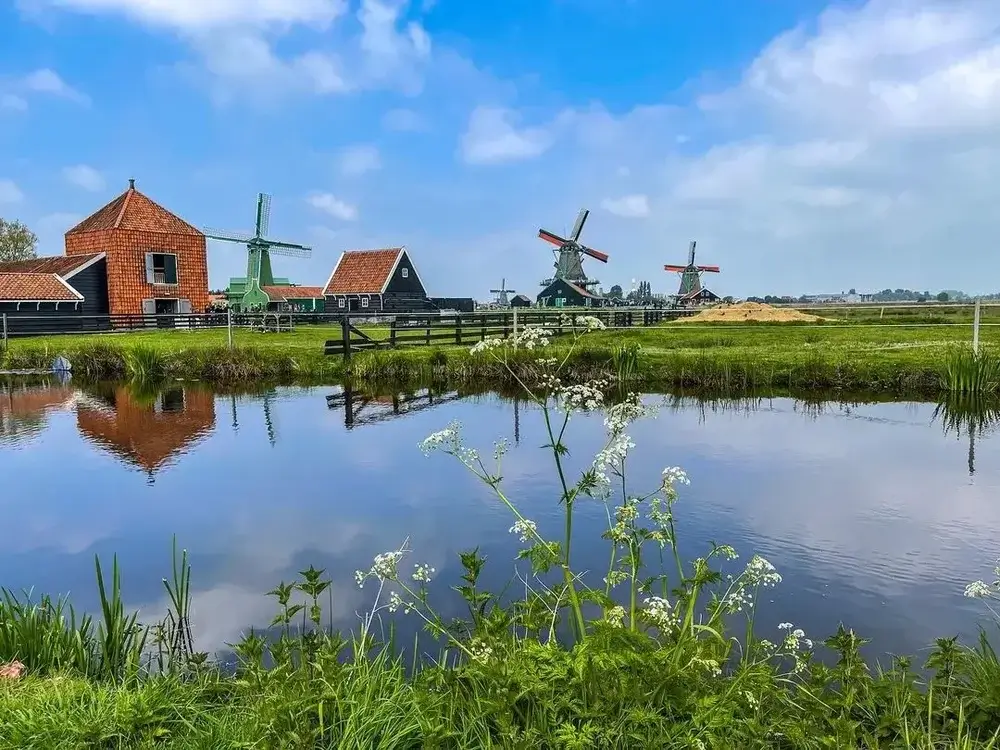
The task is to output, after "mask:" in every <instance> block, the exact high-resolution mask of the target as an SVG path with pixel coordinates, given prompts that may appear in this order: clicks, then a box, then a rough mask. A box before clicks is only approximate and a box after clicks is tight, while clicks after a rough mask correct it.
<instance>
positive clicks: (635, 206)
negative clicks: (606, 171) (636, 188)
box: [601, 194, 649, 219]
mask: <svg viewBox="0 0 1000 750" xmlns="http://www.w3.org/2000/svg"><path fill="white" fill-rule="evenodd" d="M601 208H603V209H604V210H605V211H607V212H608V213H611V214H614V215H615V216H621V217H622V218H626V219H642V218H645V217H646V216H649V198H648V197H647V196H645V195H642V194H634V195H623V196H622V197H620V198H605V199H604V200H603V201H601Z"/></svg>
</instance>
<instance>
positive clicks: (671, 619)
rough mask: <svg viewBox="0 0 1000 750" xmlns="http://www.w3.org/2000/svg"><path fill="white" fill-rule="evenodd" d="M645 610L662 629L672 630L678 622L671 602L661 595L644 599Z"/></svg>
mask: <svg viewBox="0 0 1000 750" xmlns="http://www.w3.org/2000/svg"><path fill="white" fill-rule="evenodd" d="M643 604H644V605H645V608H644V612H645V613H646V616H647V617H648V618H649V619H650V620H651V621H652V622H653V624H654V625H656V627H658V628H659V629H660V630H662V631H664V632H665V631H668V630H671V629H672V628H673V627H674V626H675V625H676V623H677V615H676V614H675V612H674V611H673V608H672V607H671V606H670V602H669V601H667V600H666V599H664V598H663V597H659V596H651V597H649V598H648V599H645V600H643Z"/></svg>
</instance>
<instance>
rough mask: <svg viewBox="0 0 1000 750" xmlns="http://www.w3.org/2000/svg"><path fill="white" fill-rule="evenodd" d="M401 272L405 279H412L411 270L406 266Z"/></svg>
mask: <svg viewBox="0 0 1000 750" xmlns="http://www.w3.org/2000/svg"><path fill="white" fill-rule="evenodd" d="M401 270H402V276H403V278H404V279H408V278H410V269H409V268H407V267H406V266H403V268H402V269H401Z"/></svg>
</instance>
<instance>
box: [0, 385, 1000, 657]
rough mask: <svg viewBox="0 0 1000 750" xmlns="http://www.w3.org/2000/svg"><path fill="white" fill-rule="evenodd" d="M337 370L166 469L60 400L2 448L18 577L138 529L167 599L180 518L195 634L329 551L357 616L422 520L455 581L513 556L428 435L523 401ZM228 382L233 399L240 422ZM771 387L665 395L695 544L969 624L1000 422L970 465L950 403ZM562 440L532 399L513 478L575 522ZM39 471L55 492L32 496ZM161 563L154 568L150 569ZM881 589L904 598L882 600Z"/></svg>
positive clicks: (492, 432) (986, 561)
mask: <svg viewBox="0 0 1000 750" xmlns="http://www.w3.org/2000/svg"><path fill="white" fill-rule="evenodd" d="M327 392H329V391H328V390H327V389H314V390H312V391H311V392H309V393H303V392H301V391H297V390H294V389H288V390H286V389H279V391H278V393H277V394H276V396H275V397H274V399H273V400H272V402H271V414H272V418H273V423H274V426H275V430H276V433H277V443H276V444H275V445H274V446H271V445H270V443H269V441H268V437H267V429H266V425H265V423H264V419H263V413H262V410H261V404H260V401H259V400H257V401H254V400H251V399H241V400H240V401H239V403H238V407H237V408H238V410H239V420H240V430H239V432H238V433H234V432H233V431H232V430H229V429H217V430H216V431H215V433H214V434H213V435H212V436H211V437H210V438H209V439H208V440H206V441H205V442H204V443H202V444H200V445H199V447H198V449H197V450H196V451H194V452H192V453H190V454H187V455H184V456H182V457H180V458H179V460H177V461H176V462H175V463H174V465H172V466H171V467H170V468H169V469H168V470H165V471H163V472H161V473H160V474H159V475H158V477H157V482H156V485H155V486H153V487H147V486H145V484H144V481H143V478H142V477H141V476H137V475H136V474H134V473H132V472H127V471H124V470H123V469H122V468H121V466H120V465H119V464H118V463H116V462H115V460H114V459H113V458H110V457H108V456H106V455H103V454H100V453H97V452H95V451H94V449H93V448H92V447H90V446H88V445H87V444H85V443H84V442H83V441H81V440H80V438H79V435H78V434H77V433H76V432H75V425H74V424H73V423H72V422H71V421H70V420H68V419H66V417H67V416H68V415H66V414H64V413H57V414H53V415H52V419H51V420H50V424H49V426H48V428H47V429H46V431H45V432H44V433H43V434H42V436H41V439H40V440H39V441H38V443H37V444H35V445H34V446H33V447H35V448H36V450H34V451H31V452H28V451H21V452H20V453H17V452H10V451H8V452H4V453H0V473H3V475H4V476H14V477H17V478H18V480H16V481H18V482H20V483H22V484H24V486H20V485H19V486H17V487H15V488H13V489H12V490H11V491H8V492H0V507H2V508H3V509H4V510H5V512H6V513H7V517H8V519H9V521H10V522H11V523H12V524H13V525H14V526H15V527H16V528H18V529H20V530H21V533H18V534H16V535H13V536H12V537H11V538H10V539H9V540H8V543H7V544H6V545H5V547H4V549H3V550H2V551H0V555H2V558H0V560H2V562H3V565H4V569H5V570H6V571H9V575H8V576H7V580H9V581H10V582H11V583H12V584H14V585H15V587H19V586H20V585H21V583H22V581H23V582H24V583H26V584H27V585H32V584H35V583H38V580H37V579H38V577H39V576H44V575H48V576H49V579H52V580H56V581H59V580H64V579H61V578H59V576H60V575H61V574H60V573H59V569H58V566H60V565H61V566H65V565H69V564H72V565H76V566H80V567H81V568H84V567H89V566H91V565H92V557H91V552H92V551H93V550H94V548H95V547H98V548H101V554H102V555H105V554H110V551H117V552H120V553H121V555H120V557H121V559H122V561H123V565H126V566H127V567H126V568H125V572H126V576H127V585H128V587H129V588H128V591H127V594H128V595H129V596H130V597H131V599H130V600H131V601H141V602H145V603H146V604H145V606H144V611H147V612H149V613H150V616H149V617H144V619H147V620H148V619H151V618H152V614H153V613H154V612H157V611H162V609H163V605H164V600H163V597H164V592H163V591H162V588H160V587H159V576H160V575H162V574H163V573H164V572H166V568H167V566H169V550H170V536H171V534H173V533H174V532H177V534H178V542H179V544H180V545H181V546H183V547H186V548H188V549H190V550H191V552H192V566H193V587H194V591H193V596H194V606H195V627H196V636H197V637H198V638H199V642H200V643H203V644H205V645H203V646H202V647H203V648H210V647H212V646H211V645H210V644H213V643H214V644H215V645H218V644H220V643H221V642H222V641H224V640H233V639H235V638H238V637H239V634H240V633H241V632H242V631H243V630H244V629H246V628H248V627H249V626H257V627H259V626H261V625H266V624H267V623H268V622H269V621H270V619H271V617H272V616H273V614H274V613H275V611H276V608H275V604H274V602H273V601H272V600H271V599H269V598H268V597H266V596H265V595H264V593H265V592H266V591H267V590H269V589H270V588H272V587H273V586H274V585H275V584H277V583H278V582H279V581H280V580H282V579H283V580H285V581H289V580H292V579H293V578H294V577H295V575H296V572H297V571H298V570H301V569H304V568H306V567H308V566H309V565H310V564H315V565H316V566H317V567H325V568H327V570H328V575H329V576H330V577H331V578H333V580H334V586H335V588H336V590H337V596H336V597H335V607H336V613H335V616H336V618H337V620H338V623H337V624H339V625H341V626H343V627H350V626H352V625H353V624H354V623H355V622H356V620H355V619H354V617H355V612H356V611H358V610H362V609H365V608H367V607H368V606H370V599H369V598H368V597H369V596H370V593H369V592H368V590H367V589H366V590H365V591H363V592H360V591H358V590H357V589H356V587H355V586H354V584H353V580H352V573H353V571H354V569H355V568H358V567H363V568H366V567H367V566H368V565H370V563H371V559H372V557H373V556H374V555H375V554H377V553H379V552H383V551H386V550H389V549H394V548H396V547H397V546H398V545H399V544H400V543H401V542H402V541H403V539H404V538H406V537H409V538H410V547H411V549H413V550H414V553H413V556H412V560H410V561H409V562H408V563H407V568H406V571H407V572H409V570H411V568H410V567H409V566H411V565H412V563H414V562H426V563H428V564H430V565H432V566H434V567H436V568H437V569H438V578H439V580H440V586H441V587H442V589H444V588H446V587H447V586H449V585H451V584H453V583H454V582H455V580H456V579H457V575H458V573H457V570H456V569H457V558H456V556H455V552H456V551H457V550H459V549H466V548H469V547H472V546H475V545H477V544H480V545H483V549H484V551H488V552H489V553H490V554H491V555H492V558H491V560H490V564H489V566H488V571H489V572H490V574H491V575H496V576H500V577H505V576H506V575H507V574H508V573H509V572H510V567H511V566H510V555H512V554H513V553H514V552H515V546H516V545H515V543H514V542H515V540H514V539H513V538H512V537H511V536H510V535H509V534H508V533H507V528H508V527H509V526H510V523H511V519H510V517H509V513H508V512H507V511H506V509H505V508H503V507H502V506H501V505H500V503H499V502H498V501H497V500H496V499H495V498H494V496H493V494H492V493H491V492H490V491H489V489H487V488H485V487H483V486H482V485H481V484H480V483H479V482H478V481H477V480H476V479H475V478H474V477H473V476H472V475H471V474H470V473H469V472H468V471H467V470H466V469H465V468H464V467H462V466H461V465H460V464H459V463H458V462H457V460H455V459H453V458H450V457H447V456H443V455H432V456H430V457H425V456H423V455H422V454H421V453H420V451H419V449H418V447H417V446H418V443H419V442H420V441H421V440H423V438H425V437H426V436H427V435H428V434H430V433H432V432H435V431H437V430H440V429H441V428H443V427H444V426H446V425H447V424H448V423H449V422H451V421H452V420H456V419H457V420H459V421H460V422H462V423H463V428H464V434H465V439H466V442H467V443H468V445H470V446H471V447H475V448H477V449H478V450H480V452H481V453H482V454H483V455H484V457H489V456H490V455H491V454H492V446H493V443H494V441H496V440H497V439H499V438H501V437H506V438H507V439H508V440H509V441H511V442H513V431H514V419H513V405H512V404H510V403H504V402H499V401H497V400H494V399H482V400H478V401H475V402H472V401H466V402H455V403H448V404H442V405H441V406H438V407H435V408H429V409H425V410H422V411H419V412H412V413H410V414H407V415H406V416H404V417H402V418H400V419H396V420H389V421H385V422H382V423H378V424H374V425H366V426H360V427H357V428H355V429H353V430H351V431H346V430H345V429H344V427H343V412H342V411H341V410H331V409H328V408H327V407H326V403H325V395H326V394H327ZM650 400H651V401H652V402H657V401H658V400H659V399H657V398H655V397H654V398H652V399H650ZM227 401H228V397H221V402H217V404H216V412H217V414H218V415H219V419H220V423H221V422H222V421H225V419H226V417H225V416H224V415H225V414H227V413H228V412H227V408H228V404H227V403H226V402H227ZM761 406H762V409H761V410H759V411H753V410H743V411H739V410H735V411H719V412H713V411H712V410H711V409H707V410H705V413H704V414H702V413H701V412H700V411H699V410H697V409H683V410H681V411H672V410H669V409H663V410H661V413H660V416H659V417H658V418H657V419H655V420H649V421H645V422H642V423H640V424H637V425H635V426H634V429H633V430H632V433H633V434H634V436H635V442H636V444H637V447H636V449H635V453H634V456H633V458H632V459H631V460H630V469H631V470H632V473H631V475H630V483H631V484H632V487H633V488H634V490H635V491H637V492H643V491H646V490H647V489H651V488H652V487H655V486H656V485H657V484H658V483H659V480H660V472H661V470H662V469H663V468H664V467H665V466H670V465H680V466H682V467H683V468H685V469H686V470H687V471H688V472H689V474H690V475H691V478H692V481H693V484H692V486H691V487H685V488H683V491H682V494H681V499H680V501H679V503H678V506H677V512H678V516H679V517H680V520H681V521H682V524H683V525H682V531H681V533H682V539H683V541H684V542H685V543H686V545H687V546H688V549H686V550H685V552H688V551H690V552H691V553H693V554H700V553H701V552H703V545H704V544H706V543H707V542H708V540H710V539H715V540H717V541H719V542H729V543H733V544H735V545H736V546H737V547H738V548H740V552H741V553H742V554H743V557H744V559H746V558H747V557H749V555H750V554H751V553H752V552H754V551H757V550H760V551H762V552H763V553H765V554H767V555H769V556H773V557H774V561H775V562H776V564H777V563H780V564H781V565H782V567H783V569H782V573H783V574H785V583H784V584H783V586H782V587H781V589H780V590H779V592H778V593H777V595H776V597H775V598H776V600H777V601H778V604H781V606H784V603H788V604H789V606H791V607H797V608H802V609H803V610H804V611H808V612H809V613H811V614H814V613H816V612H819V611H822V612H823V613H824V616H828V617H830V618H834V619H833V620H832V621H831V622H829V623H825V624H823V625H822V627H823V629H825V630H829V629H831V628H832V624H833V623H835V621H836V618H837V617H839V616H840V615H841V614H843V613H849V614H850V615H851V617H854V615H855V614H857V615H858V618H859V619H860V620H865V618H867V622H877V623H883V622H886V623H892V625H891V627H893V628H898V629H900V630H907V631H909V630H910V629H914V630H920V628H924V627H929V626H930V625H934V628H933V633H931V634H932V635H934V634H939V633H940V632H948V631H950V630H954V629H955V628H954V624H955V623H956V622H960V621H962V620H961V619H960V618H964V617H966V614H967V613H968V611H969V610H968V608H967V605H968V603H966V602H964V601H963V600H962V598H961V586H962V584H964V583H965V582H966V580H967V579H972V578H978V577H981V576H982V575H984V571H986V572H988V568H989V565H990V561H991V560H992V558H993V556H994V552H993V549H992V545H993V543H994V538H995V533H994V532H995V530H996V529H998V528H1000V505H997V506H996V507H994V503H993V502H992V495H993V489H994V488H995V486H996V484H997V481H996V468H995V467H997V466H1000V464H998V462H997V460H998V458H1000V440H997V439H993V438H987V439H983V440H982V441H980V442H979V443H978V444H977V449H978V453H979V466H978V468H979V473H978V474H977V477H976V479H975V481H974V483H970V482H969V480H968V479H967V476H966V451H967V443H966V442H964V441H961V440H955V439H954V438H945V437H944V436H943V433H942V430H941V428H940V426H939V425H931V424H930V422H931V414H932V412H933V407H930V406H926V405H918V406H914V405H906V404H903V405H900V404H882V405H872V406H860V407H851V408H850V409H849V410H848V409H838V408H836V407H835V408H834V409H832V410H830V411H827V412H826V413H821V414H819V415H818V416H817V417H816V418H812V417H811V416H810V415H809V414H808V413H804V412H803V409H802V407H801V405H799V404H794V403H793V402H791V401H788V400H782V399H777V400H774V401H765V402H763V403H762V404H761ZM601 422H602V419H601V416H600V415H578V416H574V417H573V421H572V422H571V425H570V429H569V431H568V433H567V435H568V443H569V448H570V451H571V453H570V455H569V456H568V458H567V464H568V467H569V471H570V472H571V474H572V475H573V476H575V474H576V472H577V471H579V470H580V469H583V468H585V467H586V466H587V465H589V463H590V462H591V460H592V458H593V455H594V453H595V452H596V451H597V450H598V449H599V448H600V447H601V445H602V442H603V437H604V433H603V426H602V423H601ZM543 443H545V439H544V435H543V424H542V418H541V414H540V413H539V412H538V411H537V410H534V409H532V408H531V407H529V406H528V405H526V404H522V406H521V445H520V447H519V448H516V449H513V450H512V451H511V452H510V453H509V454H508V455H507V456H506V457H505V460H504V466H503V475H504V479H505V488H506V490H507V491H508V492H509V493H510V496H511V497H512V498H514V499H515V500H516V502H518V503H519V506H520V507H521V508H522V509H523V510H524V511H525V512H526V514H527V515H528V516H529V517H531V518H533V519H535V520H536V521H537V522H538V523H539V527H540V528H542V529H543V530H545V531H546V532H548V533H551V534H555V535H561V517H562V508H561V506H560V504H559V493H558V488H557V487H556V479H555V476H554V475H553V473H552V459H551V454H550V452H549V451H547V450H546V449H544V448H541V446H542V445H543ZM28 454H30V455H28ZM52 466H58V467H59V470H58V471H53V470H51V467H52ZM80 476H87V477H88V480H87V481H86V482H80V481H79V477H80ZM29 477H30V486H29V485H28V484H26V482H28V481H29V480H28V478H29ZM29 492H30V496H31V497H33V498H35V499H34V501H33V502H31V503H25V502H24V497H26V496H28V495H27V494H26V493H29ZM577 518H578V519H579V520H580V522H579V523H578V524H577V526H576V530H577V531H578V532H579V534H580V536H579V537H578V538H579V539H580V546H579V547H577V548H576V549H577V550H578V552H579V554H578V557H577V560H578V563H579V565H581V566H583V567H590V568H592V569H594V570H601V569H602V566H603V565H605V564H606V560H605V557H604V556H605V552H606V546H605V543H604V542H602V541H599V539H598V537H597V535H596V534H595V532H599V531H600V530H602V529H603V525H604V509H603V506H602V505H600V504H599V503H595V502H592V501H586V502H584V503H581V504H580V505H579V506H578V515H577ZM111 545H114V546H113V547H112V546H111ZM42 550H52V551H54V552H55V553H57V554H53V555H48V557H51V558H52V559H59V558H58V557H57V555H58V554H62V555H63V556H64V557H65V558H66V559H65V561H62V560H60V561H59V562H58V565H57V564H55V563H53V564H52V565H51V566H50V567H51V570H48V569H47V570H46V571H45V572H42V571H41V570H40V568H31V569H28V568H30V567H31V566H30V565H28V566H25V565H23V564H22V565H21V567H20V568H19V567H18V565H19V561H23V563H27V562H28V561H29V560H32V561H35V562H36V563H37V561H39V560H40V559H41V556H42V552H41V551H42ZM508 553H509V554H508ZM126 561H127V562H126ZM32 564H35V563H32ZM136 568H138V570H136ZM151 576H152V577H151ZM140 578H141V579H142V580H143V581H144V582H145V583H146V585H145V588H143V589H139V590H137V589H135V588H132V587H133V585H134V584H136V583H139V582H140V581H139V580H138V579H140ZM147 579H148V580H147ZM46 580H48V579H46ZM47 586H48V584H47ZM55 590H65V587H60V588H57V589H55ZM445 594H447V591H445ZM824 596H825V597H826V598H823V597H824ZM918 597H919V601H921V603H920V604H917V603H916V602H917V601H918ZM882 601H889V602H890V604H891V609H892V611H891V612H888V611H880V610H878V609H874V608H873V607H878V606H881V602H882ZM962 607H965V608H966V609H960V608H962ZM866 608H867V609H866ZM918 609H919V613H918V612H917V610H918ZM788 614H789V616H790V617H791V616H793V615H795V614H796V613H795V612H789V613H788ZM915 619H919V622H915ZM862 629H865V628H862ZM922 632H923V631H921V633H922Z"/></svg>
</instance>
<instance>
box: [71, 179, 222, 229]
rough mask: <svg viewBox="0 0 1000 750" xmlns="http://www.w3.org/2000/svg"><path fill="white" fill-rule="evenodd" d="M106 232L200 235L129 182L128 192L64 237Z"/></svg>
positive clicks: (132, 182)
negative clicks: (116, 230)
mask: <svg viewBox="0 0 1000 750" xmlns="http://www.w3.org/2000/svg"><path fill="white" fill-rule="evenodd" d="M107 229H131V230H139V231H143V232H162V233H164V234H187V235H197V236H199V237H202V236H204V235H203V234H202V233H201V232H200V231H199V230H198V229H196V228H195V227H193V226H191V225H190V224H188V223H187V222H186V221H184V220H183V219H181V218H180V217H179V216H176V215H175V214H172V213H170V212H169V211H168V210H167V209H165V208H164V207H163V206H161V205H160V204H159V203H156V202H155V201H152V200H150V199H149V198H147V197H146V196H145V195H143V194H142V193H140V192H139V191H138V190H136V189H135V180H129V181H128V190H126V191H125V192H124V193H122V194H121V195H119V196H118V197H117V198H115V199H114V200H113V201H111V202H110V203H108V204H107V205H106V206H104V207H103V208H100V209H98V210H97V212H96V213H94V214H92V215H91V216H89V217H87V218H86V219H84V220H83V221H81V222H80V223H79V224H77V225H76V226H75V227H73V228H72V229H70V230H69V231H68V232H66V234H67V235H69V234H83V233H85V232H100V231H102V230H107Z"/></svg>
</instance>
